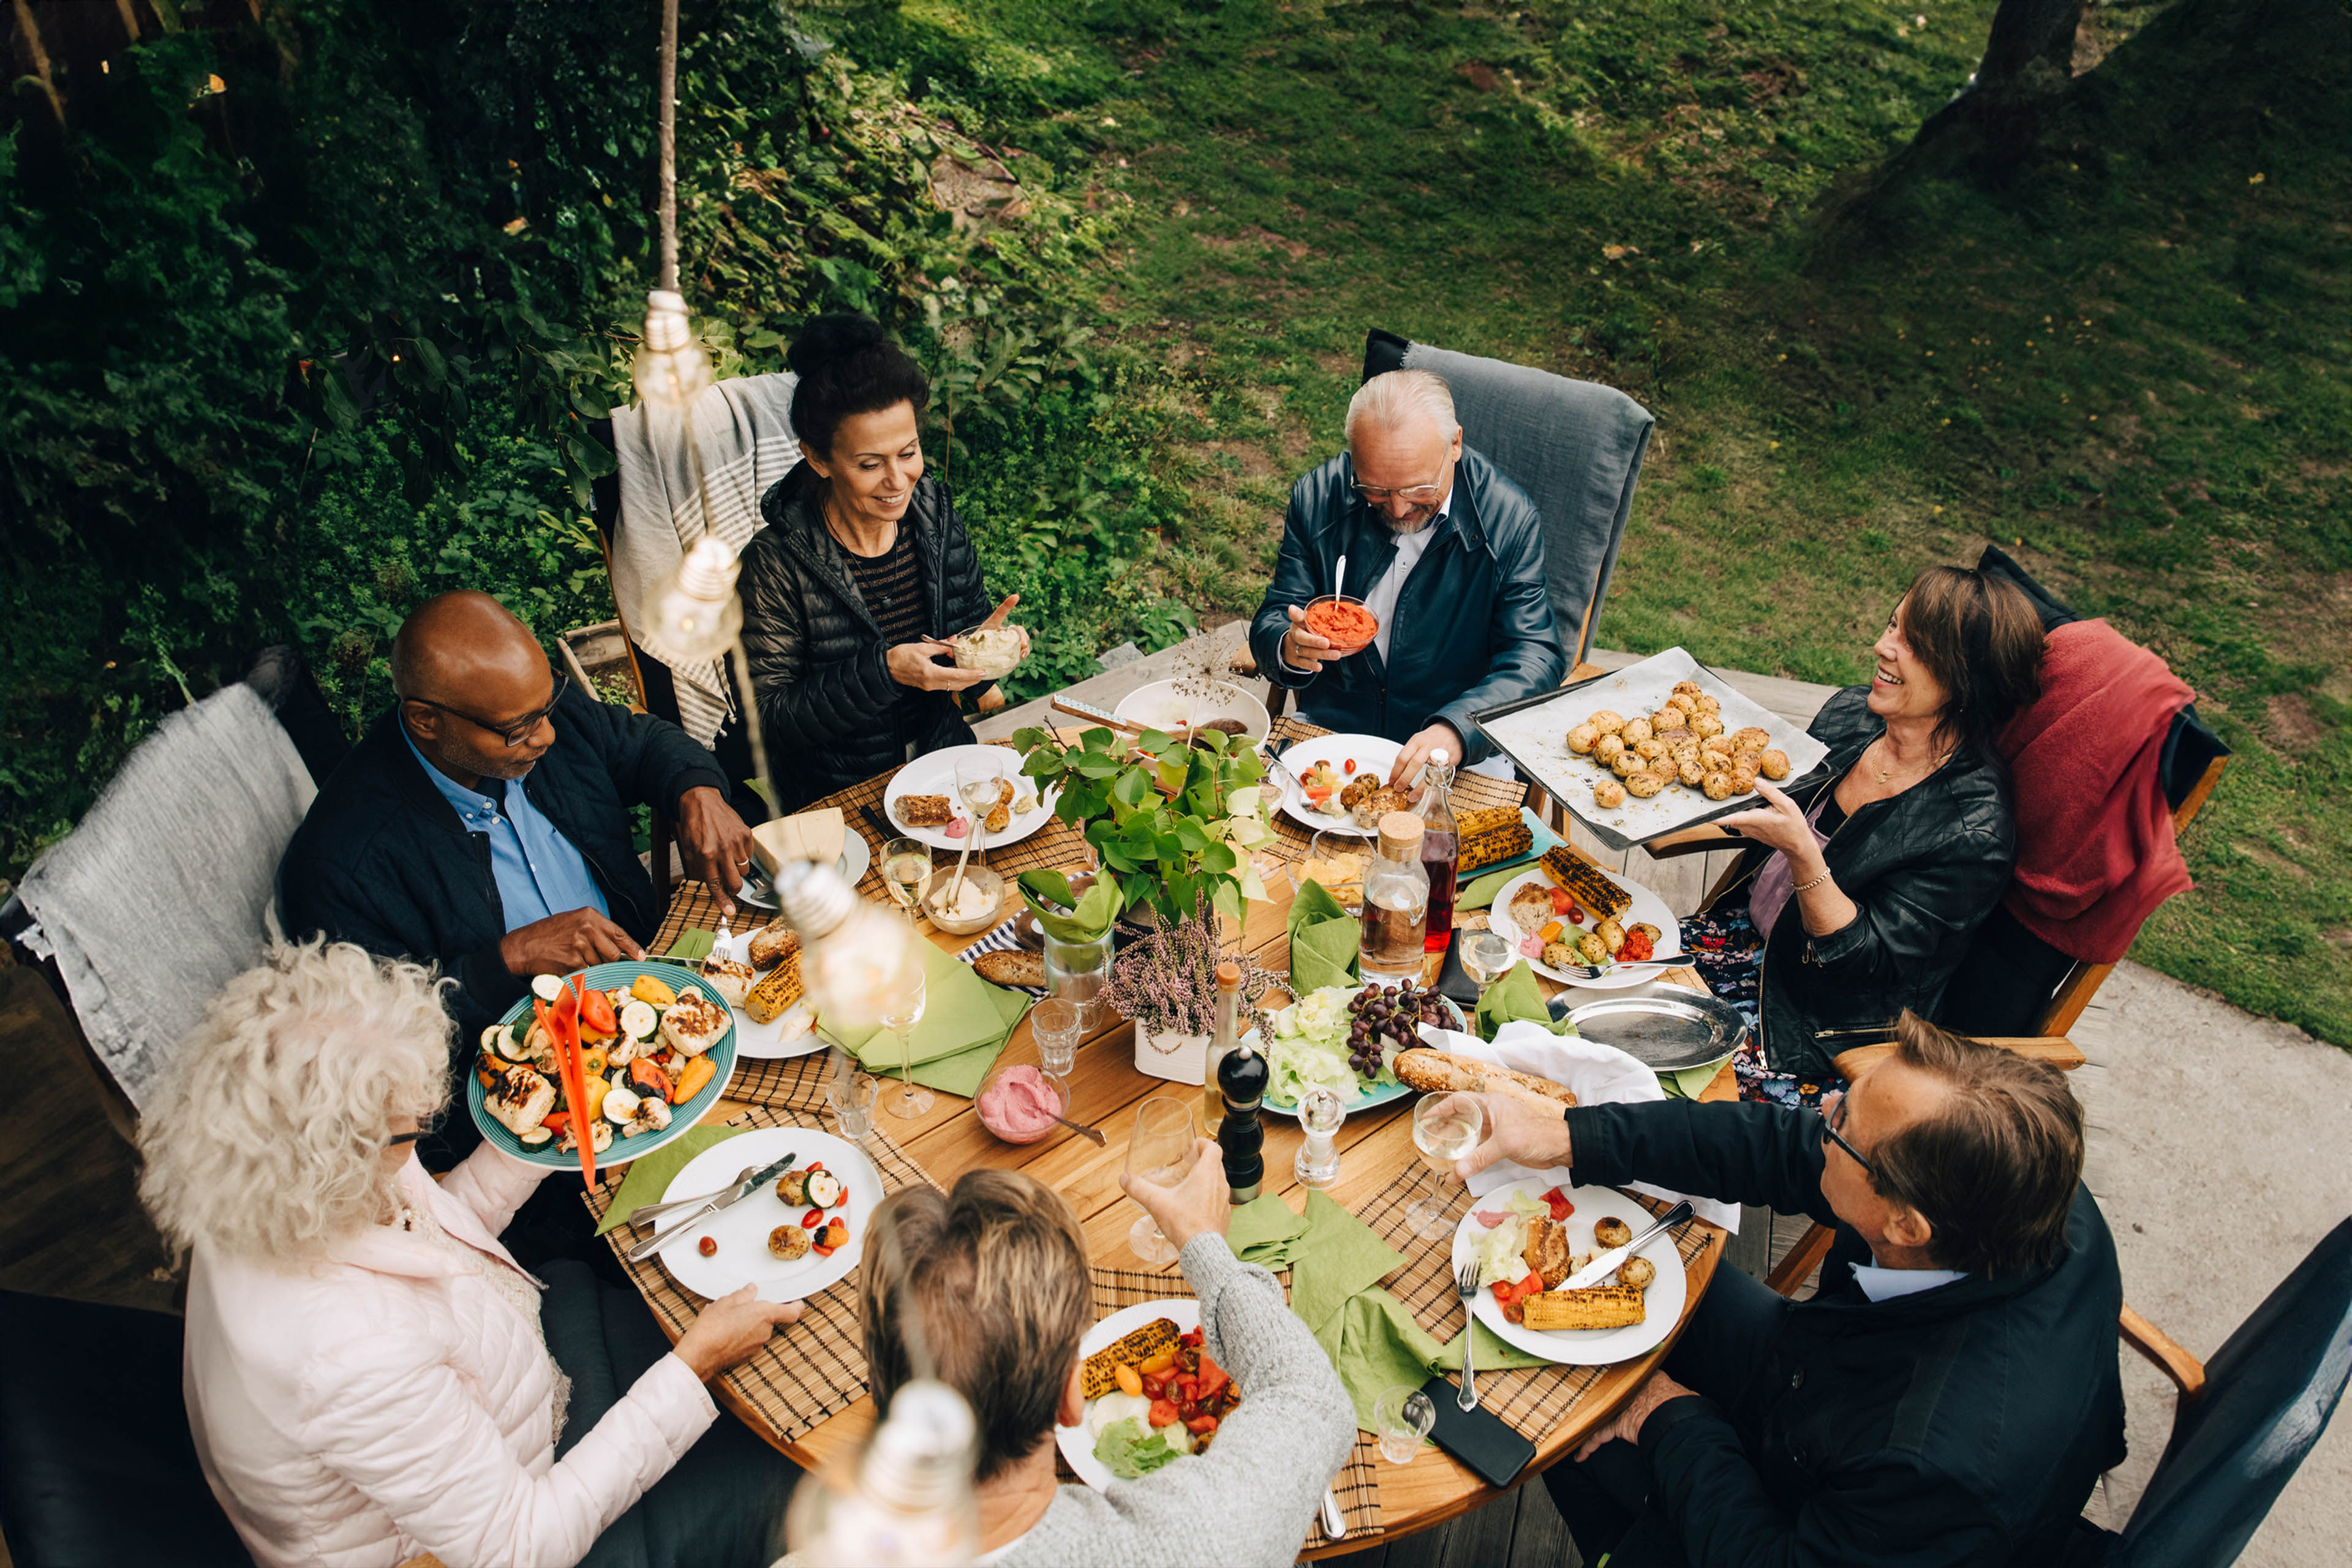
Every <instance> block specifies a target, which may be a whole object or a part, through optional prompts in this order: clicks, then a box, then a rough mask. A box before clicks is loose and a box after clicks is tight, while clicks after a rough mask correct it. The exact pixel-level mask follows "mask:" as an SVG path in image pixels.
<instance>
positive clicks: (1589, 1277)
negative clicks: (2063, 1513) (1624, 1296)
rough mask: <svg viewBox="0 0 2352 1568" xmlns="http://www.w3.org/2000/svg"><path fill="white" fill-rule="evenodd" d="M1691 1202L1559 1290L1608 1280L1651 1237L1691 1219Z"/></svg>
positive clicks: (1671, 1211)
mask: <svg viewBox="0 0 2352 1568" xmlns="http://www.w3.org/2000/svg"><path fill="white" fill-rule="evenodd" d="M1690 1216H1691V1206H1690V1200H1689V1199H1687V1198H1685V1199H1684V1200H1683V1201H1682V1202H1681V1203H1678V1204H1676V1205H1675V1206H1674V1207H1672V1208H1670V1209H1668V1210H1667V1211H1666V1213H1665V1216H1664V1218H1662V1219H1661V1220H1659V1221H1658V1223H1657V1224H1655V1225H1654V1226H1651V1227H1650V1228H1649V1229H1647V1230H1645V1231H1643V1233H1642V1234H1641V1235H1639V1236H1637V1237H1634V1238H1633V1240H1631V1241H1629V1242H1627V1243H1626V1244H1625V1245H1624V1246H1622V1247H1612V1248H1610V1249H1609V1250H1608V1251H1607V1252H1604V1253H1602V1254H1601V1256H1600V1257H1598V1258H1594V1259H1593V1260H1592V1261H1591V1262H1590V1263H1588V1264H1586V1265H1585V1266H1584V1267H1583V1268H1580V1269H1578V1270H1577V1271H1576V1272H1575V1273H1573V1274H1571V1275H1570V1276H1569V1277H1568V1278H1567V1279H1565V1280H1563V1281H1562V1282H1561V1283H1560V1287H1559V1288H1560V1289H1563V1290H1581V1289H1584V1288H1585V1287H1587V1286H1589V1285H1598V1284H1600V1283H1601V1281H1602V1280H1603V1279H1608V1278H1609V1276H1611V1275H1612V1274H1614V1273H1615V1272H1617V1268H1618V1266H1619V1265H1620V1264H1622V1263H1623V1262H1624V1261H1625V1260H1626V1259H1627V1258H1631V1257H1633V1254H1634V1253H1636V1252H1638V1251H1640V1250H1641V1248H1642V1247H1643V1244H1644V1243H1645V1242H1647V1241H1649V1240H1650V1238H1651V1237H1654V1236H1656V1235H1658V1234H1659V1233H1660V1232H1661V1231H1667V1230H1672V1229H1673V1228H1674V1227H1675V1226H1678V1225H1680V1224H1682V1222H1683V1221H1685V1220H1686V1219H1688V1218H1690Z"/></svg>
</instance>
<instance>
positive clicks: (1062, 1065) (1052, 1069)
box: [1029, 996, 1079, 1078]
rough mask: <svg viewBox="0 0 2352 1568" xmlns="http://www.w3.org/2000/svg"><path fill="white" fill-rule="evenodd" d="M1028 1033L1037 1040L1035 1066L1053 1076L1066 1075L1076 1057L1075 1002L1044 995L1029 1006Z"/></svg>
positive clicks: (1077, 1031)
mask: <svg viewBox="0 0 2352 1568" xmlns="http://www.w3.org/2000/svg"><path fill="white" fill-rule="evenodd" d="M1029 1032H1030V1034H1031V1035H1033V1036H1034V1037H1035V1038H1036V1041H1037V1065H1038V1066H1039V1067H1041V1068H1044V1069H1045V1071H1047V1072H1049V1073H1052V1074H1053V1075H1054V1076H1055V1078H1067V1077H1068V1076H1069V1074H1070V1069H1071V1068H1073V1067H1075V1066H1076V1065H1077V1060H1078V1033H1079V1030H1078V1006H1077V1004H1076V1003H1075V1002H1070V1001H1066V1000H1064V999H1063V998H1062V997H1059V996H1048V997H1046V998H1045V1000H1044V1001H1043V1002H1040V1003H1038V1004H1037V1005H1035V1006H1034V1007H1032V1008H1030V1009H1029Z"/></svg>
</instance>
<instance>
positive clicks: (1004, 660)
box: [948, 626, 1021, 680]
mask: <svg viewBox="0 0 2352 1568" xmlns="http://www.w3.org/2000/svg"><path fill="white" fill-rule="evenodd" d="M948 646H949V647H951V648H953V649H955V664H956V668H958V669H976V670H978V671H980V672H981V673H982V675H985V676H987V677H988V678H989V679H992V680H1002V679H1004V678H1005V677H1006V676H1008V675H1010V674H1012V673H1013V668H1014V667H1015V666H1017V665H1018V664H1019V663H1020V662H1021V634H1020V633H1019V632H1016V631H1014V630H1013V628H1012V627H1011V626H974V627H972V628H971V630H970V631H964V632H958V633H956V634H955V636H953V637H950V638H948Z"/></svg>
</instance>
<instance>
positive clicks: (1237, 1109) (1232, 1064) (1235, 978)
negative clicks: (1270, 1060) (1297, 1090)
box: [1217, 963, 1272, 1204]
mask: <svg viewBox="0 0 2352 1568" xmlns="http://www.w3.org/2000/svg"><path fill="white" fill-rule="evenodd" d="M1241 980H1242V975H1241V969H1240V966H1239V965H1237V964H1234V963H1222V964H1219V965H1218V966H1217V985H1218V989H1219V991H1220V992H1223V993H1228V994H1230V993H1232V992H1237V991H1239V989H1240V988H1241ZM1221 1000H1222V998H1221ZM1271 1078H1272V1074H1271V1073H1270V1072H1269V1071H1268V1069H1267V1068H1266V1065H1265V1057H1264V1056H1262V1055H1260V1054H1259V1053H1258V1052H1257V1050H1256V1049H1255V1048H1254V1047H1252V1046H1251V1045H1250V1043H1249V1042H1248V1040H1247V1039H1241V1038H1237V1039H1235V1040H1234V1043H1233V1048H1232V1049H1231V1050H1229V1051H1227V1052H1225V1054H1224V1055H1223V1057H1222V1058H1219V1059H1218V1062H1217V1092H1218V1094H1219V1095H1221V1096H1223V1099H1224V1102H1225V1116H1224V1120H1223V1121H1221V1122H1219V1123H1218V1124H1217V1146H1218V1148H1220V1149H1221V1150H1223V1152H1224V1161H1225V1185H1226V1186H1227V1187H1228V1188H1229V1189H1231V1191H1232V1194H1233V1201H1234V1203H1235V1204H1245V1203H1247V1202H1249V1201H1250V1200H1251V1199H1252V1198H1255V1197H1256V1196H1257V1194H1258V1191H1259V1188H1260V1187H1261V1186H1262V1185H1263V1184H1264V1183H1265V1152H1264V1151H1265V1127H1264V1126H1262V1125H1261V1124H1260V1122H1259V1121H1258V1116H1259V1107H1260V1106H1261V1105H1263V1104H1264V1103H1265V1090H1266V1085H1267V1083H1268V1082H1269V1081H1270V1079H1271Z"/></svg>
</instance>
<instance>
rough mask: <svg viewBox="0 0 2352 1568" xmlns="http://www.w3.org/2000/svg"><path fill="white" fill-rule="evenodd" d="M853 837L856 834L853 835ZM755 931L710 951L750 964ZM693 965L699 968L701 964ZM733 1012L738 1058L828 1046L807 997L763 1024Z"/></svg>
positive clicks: (773, 1057)
mask: <svg viewBox="0 0 2352 1568" xmlns="http://www.w3.org/2000/svg"><path fill="white" fill-rule="evenodd" d="M851 837H856V835H855V834H852V835H851ZM861 875H862V873H861ZM853 885H854V884H853ZM752 934H753V933H752V932H751V931H738V932H736V933H735V934H734V935H732V936H728V937H722V938H719V939H716V940H714V941H713V942H711V944H710V951H711V952H714V953H717V954H719V956H720V957H723V958H731V959H733V960H735V962H736V963H751V937H752ZM788 962H789V961H788ZM690 967H696V968H698V967H699V965H693V966H690ZM771 973H773V971H771V970H765V969H763V970H761V971H760V972H759V973H758V975H757V977H756V978H755V979H754V980H753V981H752V984H755V985H756V984H759V982H760V981H761V980H765V979H766V978H767V977H768V976H769V974H771ZM732 1011H733V1012H734V1014H735V1054H736V1055H737V1056H739V1057H748V1058H751V1060H753V1061H781V1060H782V1059H784V1058H790V1057H805V1056H813V1055H814V1054H815V1053H816V1052H818V1051H821V1050H824V1048H825V1044H824V1041H823V1040H821V1039H819V1038H817V1035H816V1009H815V1008H814V1007H813V1006H811V1005H809V999H808V998H807V997H806V996H803V997H802V998H801V999H800V1000H799V1001H797V1002H795V1003H793V1005H791V1006H790V1007H787V1008H786V1009H784V1011H783V1012H782V1013H781V1014H779V1015H778V1016H775V1017H773V1018H771V1019H769V1020H768V1021H767V1022H766V1023H764V1024H761V1023H758V1022H756V1021H754V1020H753V1018H752V1016H751V1014H749V1013H746V1012H745V1011H743V1009H742V1008H740V1007H737V1008H734V1009H732Z"/></svg>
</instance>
